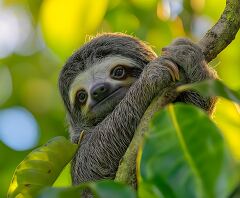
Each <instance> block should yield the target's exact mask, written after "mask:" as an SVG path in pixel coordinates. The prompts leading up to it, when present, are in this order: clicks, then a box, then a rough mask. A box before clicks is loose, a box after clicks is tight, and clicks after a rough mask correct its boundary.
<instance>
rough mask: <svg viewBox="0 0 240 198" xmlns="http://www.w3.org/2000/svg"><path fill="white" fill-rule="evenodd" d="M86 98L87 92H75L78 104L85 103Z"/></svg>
mask: <svg viewBox="0 0 240 198" xmlns="http://www.w3.org/2000/svg"><path fill="white" fill-rule="evenodd" d="M87 97H88V95H87V92H86V91H84V90H80V91H78V92H77V100H78V101H79V102H80V103H82V104H83V103H84V102H86V100H87Z"/></svg>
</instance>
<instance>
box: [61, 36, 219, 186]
mask: <svg viewBox="0 0 240 198" xmlns="http://www.w3.org/2000/svg"><path fill="white" fill-rule="evenodd" d="M164 50H165V52H168V53H165V54H164V55H163V56H161V57H156V54H155V53H154V52H153V51H152V49H151V48H150V47H149V46H147V45H146V44H145V43H143V42H142V41H140V40H138V39H136V38H134V37H131V36H128V35H124V34H103V35H100V36H97V37H96V38H94V39H92V40H91V41H90V42H88V43H87V44H85V45H84V46H83V47H82V48H80V49H79V50H78V51H76V52H75V53H74V54H73V55H72V56H71V57H70V58H69V60H68V61H67V63H66V64H65V66H64V67H63V69H62V72H61V74H60V77H59V89H60V92H61V95H62V98H63V101H64V104H65V107H66V110H67V115H68V119H69V125H70V136H71V140H72V142H75V143H77V142H78V140H79V135H80V133H81V132H82V131H84V136H83V138H82V140H81V144H80V146H79V149H78V151H77V153H76V155H75V157H74V159H73V161H72V181H73V184H79V183H82V182H87V181H95V180H101V179H114V177H115V174H116V171H117V168H118V165H119V161H120V160H121V158H122V156H123V155H124V153H125V151H126V149H127V148H128V146H129V144H130V142H131V139H132V137H133V135H134V131H135V129H136V127H137V126H138V124H139V122H140V119H141V117H142V115H143V114H144V112H145V110H146V109H147V107H148V106H149V104H150V103H151V101H152V99H153V98H154V97H155V96H156V95H158V94H159V93H161V91H162V89H163V88H165V87H167V86H168V85H169V84H171V83H172V82H173V80H172V77H171V75H170V73H169V70H168V69H167V68H166V65H167V64H166V61H169V60H170V61H172V62H173V63H175V64H177V65H178V67H179V70H180V73H181V82H183V83H188V82H196V81H199V80H204V79H207V78H215V77H216V74H215V72H214V71H213V70H211V69H209V68H208V66H207V64H206V63H205V61H204V56H203V54H202V52H201V50H200V48H199V47H198V46H197V45H195V44H193V43H192V42H190V41H188V40H186V39H178V40H177V41H175V42H174V43H173V44H171V45H170V46H168V47H167V48H165V49H164ZM110 55H121V56H125V57H129V58H131V59H133V60H134V61H135V62H136V63H137V64H138V65H139V66H140V67H141V68H142V69H143V71H142V73H141V75H140V77H139V79H138V80H137V81H136V82H135V83H134V84H132V86H131V87H130V88H129V90H128V92H127V93H126V95H125V97H124V98H123V99H122V101H121V102H120V103H119V104H117V105H116V107H115V108H114V109H113V111H112V112H111V113H110V114H108V115H105V117H103V118H99V120H95V122H89V121H87V120H86V118H85V117H83V116H82V114H81V111H80V109H79V108H76V107H74V108H71V105H70V102H69V98H68V91H69V87H70V86H71V83H72V82H73V80H74V78H75V77H76V76H77V75H78V74H79V73H81V72H82V71H84V70H87V69H88V68H89V67H91V65H92V64H93V63H95V62H96V61H98V60H100V59H102V58H104V57H106V56H110ZM177 101H183V102H186V103H192V104H195V105H197V106H199V107H201V108H203V109H204V110H206V111H208V112H211V111H212V109H213V106H214V101H215V100H214V99H213V98H204V97H202V96H200V95H199V94H197V93H195V92H185V93H183V94H181V95H180V96H179V97H178V98H177Z"/></svg>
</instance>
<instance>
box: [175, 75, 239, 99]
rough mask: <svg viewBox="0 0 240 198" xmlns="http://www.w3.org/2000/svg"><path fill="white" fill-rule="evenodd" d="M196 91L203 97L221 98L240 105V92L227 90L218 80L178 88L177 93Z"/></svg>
mask: <svg viewBox="0 0 240 198" xmlns="http://www.w3.org/2000/svg"><path fill="white" fill-rule="evenodd" d="M190 89H193V90H196V91H198V92H199V93H200V94H201V95H203V96H221V97H224V98H226V99H229V100H232V101H234V102H236V103H240V91H234V90H231V89H229V88H228V87H227V86H226V85H224V84H223V83H222V82H221V81H219V80H205V81H201V82H198V83H193V84H186V85H182V86H179V87H178V88H177V91H179V92H181V91H186V90H190Z"/></svg>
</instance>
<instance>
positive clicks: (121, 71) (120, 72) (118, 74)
mask: <svg viewBox="0 0 240 198" xmlns="http://www.w3.org/2000/svg"><path fill="white" fill-rule="evenodd" d="M111 77H112V78H113V79H117V80H120V79H123V78H125V77H126V70H125V68H124V67H123V66H122V65H119V66H117V67H115V68H114V69H113V70H112V71H111Z"/></svg>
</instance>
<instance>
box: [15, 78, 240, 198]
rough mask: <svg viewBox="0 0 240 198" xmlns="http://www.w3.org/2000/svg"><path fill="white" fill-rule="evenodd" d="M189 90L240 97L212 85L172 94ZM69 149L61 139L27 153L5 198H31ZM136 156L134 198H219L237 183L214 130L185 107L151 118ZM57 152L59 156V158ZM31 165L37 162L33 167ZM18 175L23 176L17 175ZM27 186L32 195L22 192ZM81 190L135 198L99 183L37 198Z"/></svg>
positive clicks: (64, 160)
mask: <svg viewBox="0 0 240 198" xmlns="http://www.w3.org/2000/svg"><path fill="white" fill-rule="evenodd" d="M192 88H194V89H196V90H200V91H204V90H205V95H206V96H209V95H211V96H212V95H219V96H222V97H225V98H227V99H234V100H235V101H237V102H238V103H240V94H239V93H240V92H236V91H233V90H230V89H229V88H227V87H226V86H225V85H224V84H223V83H221V82H220V81H217V80H215V81H213V80H208V81H203V82H200V83H194V84H192V85H188V86H181V87H179V88H178V90H181V91H183V90H186V89H192ZM189 117H190V118H191V119H189ZM75 149H76V147H75V145H72V144H71V143H70V142H68V141H67V140H65V139H62V138H61V139H57V140H53V141H51V142H50V143H49V144H47V145H45V146H43V147H40V148H39V149H37V150H35V151H33V152H32V153H30V154H29V155H28V156H27V157H26V159H25V160H24V161H23V162H22V163H21V164H20V165H19V166H18V168H17V170H16V172H15V175H14V177H13V183H12V184H11V186H10V197H14V196H15V195H17V194H19V193H20V194H21V193H26V194H27V195H28V196H30V197H31V196H34V195H35V193H37V192H39V190H41V189H42V188H43V187H46V186H50V185H51V184H52V183H53V181H54V180H56V178H57V176H58V174H59V172H60V169H63V167H64V165H66V164H67V162H68V161H69V160H70V159H71V156H73V154H74V151H75ZM140 150H142V152H139V155H140V158H141V161H140V164H139V165H138V166H139V167H140V169H139V170H138V171H139V173H138V174H137V175H138V186H139V187H138V192H137V193H138V197H206V198H207V197H209V198H213V197H216V198H221V197H222V198H224V197H227V196H228V195H230V194H231V193H232V192H233V191H234V189H235V188H236V186H237V185H238V184H239V182H240V179H239V178H240V169H239V167H238V166H239V164H237V162H235V161H234V159H233V158H232V156H231V153H230V152H229V148H228V147H227V145H226V142H225V140H224V138H223V136H222V134H221V132H220V130H219V128H218V127H217V126H216V125H215V124H214V123H213V122H212V120H211V119H210V118H209V116H208V115H207V114H206V113H205V112H203V110H201V109H198V108H197V107H194V106H191V105H187V104H175V105H173V104H170V105H168V106H167V107H166V108H164V109H163V110H160V111H159V112H158V113H156V115H155V116H154V117H153V119H152V120H151V122H150V127H149V131H146V134H145V140H144V144H143V146H142V149H140ZM63 151H64V152H65V153H66V155H64V156H63V155H61V153H62V152H63ZM66 151H69V152H66ZM46 156H48V157H47V158H46ZM33 159H34V160H33ZM35 159H38V161H39V162H41V163H39V164H38V165H37V166H36V163H35V162H36V160H35ZM59 159H60V160H59ZM33 162H34V163H33ZM42 162H44V164H43V163H42ZM50 164H51V165H53V166H52V167H51V168H52V169H51V172H50V173H52V172H53V173H56V174H51V175H48V179H46V173H48V172H49V165H50ZM26 165H29V166H26ZM46 165H47V166H46ZM22 167H25V168H22ZM22 169H23V170H22ZM23 171H24V172H25V173H26V174H21V173H22V172H23ZM36 176H37V177H36ZM26 182H27V183H26ZM26 184H28V185H26ZM32 184H33V187H34V188H33V190H32V188H30V189H27V190H26V188H28V187H29V186H32ZM36 184H37V185H36ZM16 186H19V187H17V188H16ZM36 186H37V188H35V187H36ZM86 188H88V189H90V190H91V191H92V193H93V194H95V195H96V196H97V197H113V195H114V196H119V197H128V198H131V197H136V196H137V194H136V193H135V192H134V191H133V190H131V189H130V187H127V186H125V185H123V184H119V183H114V182H113V181H101V182H94V183H85V184H81V185H79V186H75V187H65V188H51V187H47V188H45V189H43V191H41V192H40V194H39V196H38V197H39V198H41V197H46V198H47V197H66V196H70V197H77V196H79V194H81V193H82V192H83V189H86ZM12 189H14V190H12Z"/></svg>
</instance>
